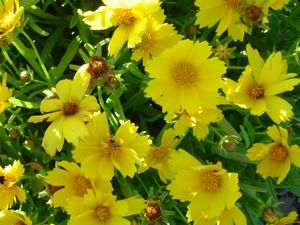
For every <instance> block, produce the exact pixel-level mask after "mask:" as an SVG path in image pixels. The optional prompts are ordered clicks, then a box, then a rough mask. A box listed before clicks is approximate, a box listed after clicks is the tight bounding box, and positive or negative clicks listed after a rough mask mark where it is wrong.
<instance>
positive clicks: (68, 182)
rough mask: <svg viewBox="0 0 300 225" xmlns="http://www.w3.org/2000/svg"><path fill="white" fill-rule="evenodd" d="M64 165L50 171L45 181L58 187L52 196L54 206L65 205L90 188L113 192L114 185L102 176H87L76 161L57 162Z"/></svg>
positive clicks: (81, 195)
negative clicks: (91, 177)
mask: <svg viewBox="0 0 300 225" xmlns="http://www.w3.org/2000/svg"><path fill="white" fill-rule="evenodd" d="M57 165H58V166H60V167H62V169H60V168H55V169H54V170H52V171H49V172H48V175H47V176H46V178H45V182H46V183H48V184H50V185H52V187H58V188H57V190H56V191H55V192H54V193H53V195H52V196H51V199H52V203H53V206H54V207H65V206H66V202H67V200H68V199H70V198H72V197H76V196H77V197H83V196H84V195H85V194H86V193H87V191H88V190H89V189H91V190H101V191H103V192H106V193H111V192H112V190H113V189H112V185H111V183H110V182H109V181H108V180H104V179H103V178H101V177H100V176H97V177H95V178H93V179H90V178H87V176H86V175H85V174H84V172H83V171H82V170H81V168H80V167H79V166H78V165H77V164H76V163H74V162H67V161H61V162H58V163H57Z"/></svg>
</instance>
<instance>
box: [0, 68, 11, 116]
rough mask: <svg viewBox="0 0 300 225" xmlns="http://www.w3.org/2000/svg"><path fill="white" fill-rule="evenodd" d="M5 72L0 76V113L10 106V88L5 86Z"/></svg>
mask: <svg viewBox="0 0 300 225" xmlns="http://www.w3.org/2000/svg"><path fill="white" fill-rule="evenodd" d="M6 80H7V74H6V73H5V74H4V75H3V78H2V85H0V113H2V112H4V110H5V109H7V108H8V107H9V106H10V103H9V102H8V100H9V99H10V97H11V95H12V89H9V88H7V86H6Z"/></svg>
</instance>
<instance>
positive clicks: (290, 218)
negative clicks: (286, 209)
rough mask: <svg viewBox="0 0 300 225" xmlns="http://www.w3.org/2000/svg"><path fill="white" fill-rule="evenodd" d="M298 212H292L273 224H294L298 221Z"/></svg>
mask: <svg viewBox="0 0 300 225" xmlns="http://www.w3.org/2000/svg"><path fill="white" fill-rule="evenodd" d="M297 218H298V213H297V212H295V211H293V212H290V213H289V214H288V215H287V216H286V217H282V218H280V219H279V220H278V221H277V222H276V223H274V224H272V225H288V224H294V223H295V222H297Z"/></svg>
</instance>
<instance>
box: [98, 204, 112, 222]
mask: <svg viewBox="0 0 300 225" xmlns="http://www.w3.org/2000/svg"><path fill="white" fill-rule="evenodd" d="M95 215H96V217H97V218H98V219H99V220H100V221H101V222H105V221H107V220H108V219H109V217H110V212H109V208H107V207H103V206H98V207H97V208H96V209H95Z"/></svg>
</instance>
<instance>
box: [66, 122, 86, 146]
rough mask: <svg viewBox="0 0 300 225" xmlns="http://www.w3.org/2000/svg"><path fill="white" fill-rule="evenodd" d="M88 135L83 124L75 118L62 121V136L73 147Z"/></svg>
mask: <svg viewBox="0 0 300 225" xmlns="http://www.w3.org/2000/svg"><path fill="white" fill-rule="evenodd" d="M88 134H89V132H88V130H87V128H86V126H85V124H84V122H83V121H81V120H80V119H79V118H78V117H76V116H69V117H66V118H65V119H64V121H63V135H64V137H65V139H66V140H67V141H68V142H69V143H73V144H75V145H77V144H78V141H79V140H83V139H84V138H85V137H86V136H87V135H88Z"/></svg>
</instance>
